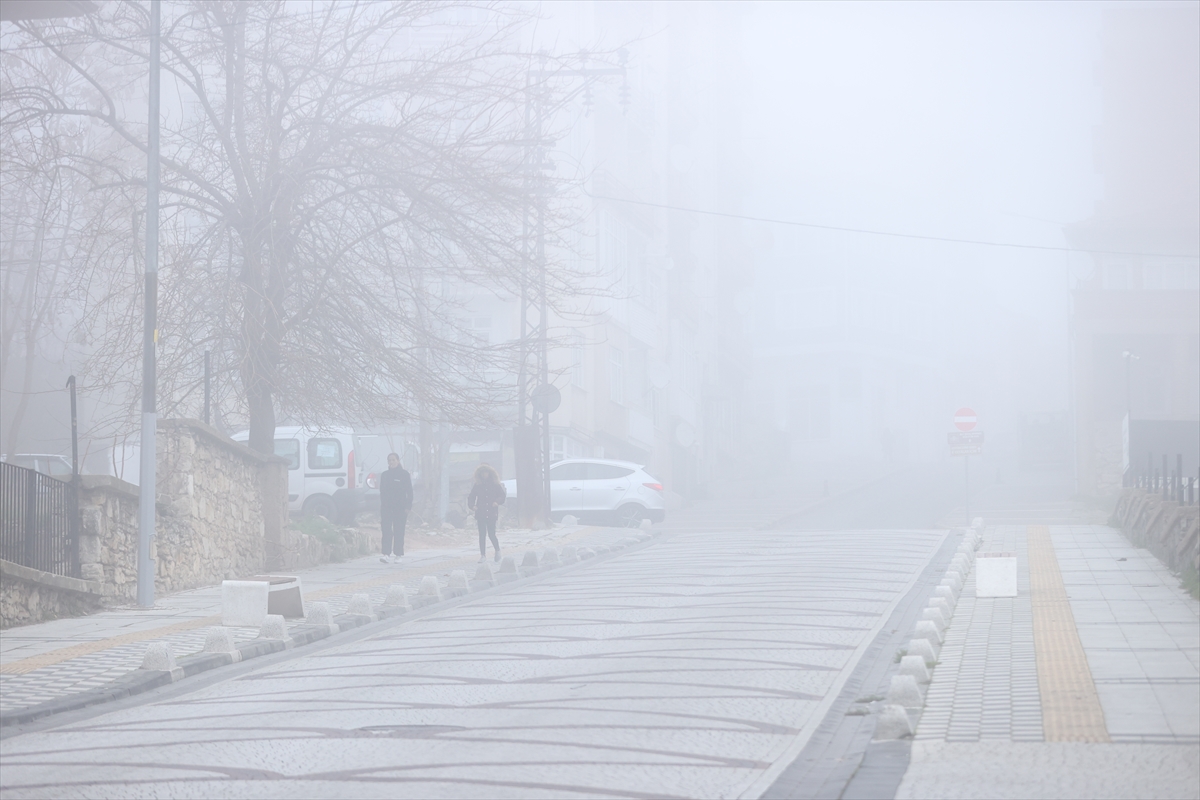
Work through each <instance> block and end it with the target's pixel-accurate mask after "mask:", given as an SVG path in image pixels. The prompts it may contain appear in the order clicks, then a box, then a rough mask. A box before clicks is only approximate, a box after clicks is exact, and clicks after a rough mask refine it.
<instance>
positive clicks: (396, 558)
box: [392, 556, 402, 564]
mask: <svg viewBox="0 0 1200 800" xmlns="http://www.w3.org/2000/svg"><path fill="white" fill-rule="evenodd" d="M401 558H402V556H392V563H393V564H399V563H400V559H401Z"/></svg>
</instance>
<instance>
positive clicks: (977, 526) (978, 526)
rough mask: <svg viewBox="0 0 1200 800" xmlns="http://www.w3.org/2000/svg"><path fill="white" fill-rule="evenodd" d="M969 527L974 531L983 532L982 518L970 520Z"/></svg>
mask: <svg viewBox="0 0 1200 800" xmlns="http://www.w3.org/2000/svg"><path fill="white" fill-rule="evenodd" d="M971 527H972V528H973V529H974V530H976V531H981V530H983V517H976V518H975V519H973V520H971Z"/></svg>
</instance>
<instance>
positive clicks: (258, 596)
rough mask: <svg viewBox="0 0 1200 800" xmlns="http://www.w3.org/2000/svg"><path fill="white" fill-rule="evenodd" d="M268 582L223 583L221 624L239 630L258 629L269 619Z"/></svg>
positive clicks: (269, 586)
mask: <svg viewBox="0 0 1200 800" xmlns="http://www.w3.org/2000/svg"><path fill="white" fill-rule="evenodd" d="M270 591H271V584H269V583H267V582H266V581H222V582H221V624H222V625H226V626H230V627H237V628H257V627H259V626H260V625H262V623H263V620H264V619H266V617H267V595H268V594H269V593H270Z"/></svg>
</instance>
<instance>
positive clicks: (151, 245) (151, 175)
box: [137, 0, 162, 606]
mask: <svg viewBox="0 0 1200 800" xmlns="http://www.w3.org/2000/svg"><path fill="white" fill-rule="evenodd" d="M161 13H162V8H161V0H150V109H149V117H148V119H147V128H148V134H147V139H146V145H147V146H146V286H145V300H146V312H145V325H144V327H143V331H142V441H141V468H140V471H139V473H138V483H139V484H140V486H139V489H138V557H137V601H138V605H140V606H153V605H154V562H153V561H151V559H150V543H151V542H152V541H153V539H154V496H155V481H154V469H155V441H154V436H155V427H156V425H157V424H158V412H157V408H156V406H155V394H156V392H155V387H156V383H157V375H156V371H155V361H154V356H155V353H154V348H155V345H156V344H157V343H158V113H159V112H158V100H159V75H158V66H159V64H158V61H159V53H158V50H159V41H158V39H159V28H160V21H161Z"/></svg>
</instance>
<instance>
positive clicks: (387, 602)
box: [383, 583, 412, 611]
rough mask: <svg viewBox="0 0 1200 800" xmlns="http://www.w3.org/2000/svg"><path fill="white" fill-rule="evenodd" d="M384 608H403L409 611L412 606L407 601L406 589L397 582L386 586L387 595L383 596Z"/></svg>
mask: <svg viewBox="0 0 1200 800" xmlns="http://www.w3.org/2000/svg"><path fill="white" fill-rule="evenodd" d="M383 605H384V607H385V608H403V609H405V610H406V611H411V610H412V606H411V605H409V602H408V589H405V588H404V587H403V586H401V585H400V584H398V583H394V584H392V585H391V586H389V587H388V592H387V597H385V598H383Z"/></svg>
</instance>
